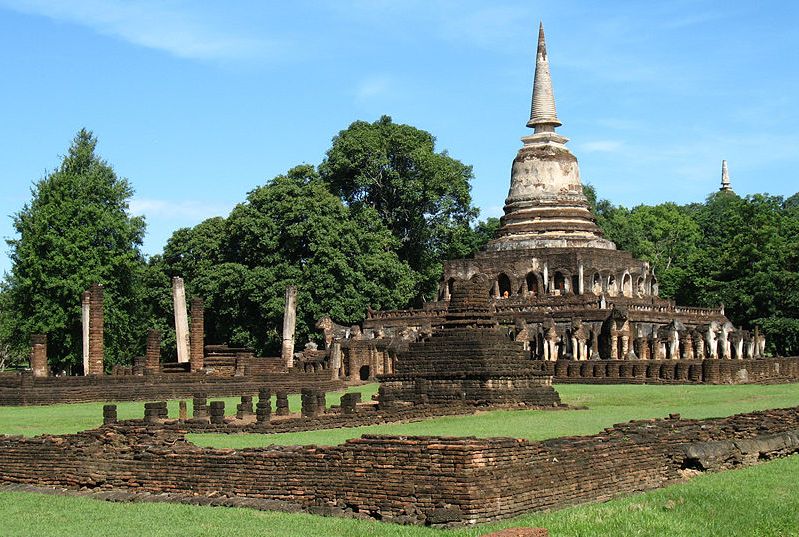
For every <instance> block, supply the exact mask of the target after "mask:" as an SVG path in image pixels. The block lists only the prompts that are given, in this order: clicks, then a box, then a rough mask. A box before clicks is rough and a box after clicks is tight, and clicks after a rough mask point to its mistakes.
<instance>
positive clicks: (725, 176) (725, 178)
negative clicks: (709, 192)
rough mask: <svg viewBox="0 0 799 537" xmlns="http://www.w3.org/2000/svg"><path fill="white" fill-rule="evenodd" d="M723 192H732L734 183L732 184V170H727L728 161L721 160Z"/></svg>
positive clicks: (721, 189)
mask: <svg viewBox="0 0 799 537" xmlns="http://www.w3.org/2000/svg"><path fill="white" fill-rule="evenodd" d="M719 190H720V191H722V192H732V185H731V184H730V172H729V171H727V161H726V160H722V161H721V188H719Z"/></svg>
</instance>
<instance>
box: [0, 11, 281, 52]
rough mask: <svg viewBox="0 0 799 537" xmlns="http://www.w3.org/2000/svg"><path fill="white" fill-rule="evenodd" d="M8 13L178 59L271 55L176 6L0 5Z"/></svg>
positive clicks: (259, 44) (263, 45)
mask: <svg viewBox="0 0 799 537" xmlns="http://www.w3.org/2000/svg"><path fill="white" fill-rule="evenodd" d="M0 5H2V6H5V7H7V8H9V9H12V10H15V11H18V12H21V13H27V14H32V15H41V16H44V17H48V18H50V19H53V20H56V21H60V22H68V23H73V24H79V25H81V26H86V27H88V28H91V29H92V30H94V31H95V32H97V33H99V34H102V35H107V36H111V37H115V38H117V39H121V40H123V41H127V42H129V43H132V44H134V45H139V46H143V47H147V48H152V49H157V50H163V51H165V52H168V53H169V54H172V55H174V56H177V57H180V58H190V59H202V60H226V59H227V60H229V59H249V58H262V57H265V56H269V55H273V54H274V52H275V49H276V46H275V45H276V44H275V43H270V42H268V41H266V40H263V39H255V38H249V37H241V36H237V35H233V34H232V32H231V33H226V32H224V31H221V30H219V29H218V28H216V27H214V25H213V24H212V23H209V22H206V21H203V20H201V18H199V17H198V16H197V15H196V14H195V13H192V12H189V10H187V9H182V8H181V7H180V6H179V4H176V3H174V2H164V1H156V0H138V1H135V2H125V1H122V0H73V1H69V2H52V1H48V0H0Z"/></svg>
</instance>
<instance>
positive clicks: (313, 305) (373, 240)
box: [162, 165, 415, 353]
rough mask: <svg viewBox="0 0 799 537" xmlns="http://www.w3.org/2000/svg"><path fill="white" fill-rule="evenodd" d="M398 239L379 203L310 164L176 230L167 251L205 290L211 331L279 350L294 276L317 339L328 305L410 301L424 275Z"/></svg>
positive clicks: (354, 311) (300, 326) (218, 337)
mask: <svg viewBox="0 0 799 537" xmlns="http://www.w3.org/2000/svg"><path fill="white" fill-rule="evenodd" d="M396 249H397V239H396V238H395V237H394V236H393V235H392V234H391V233H390V232H389V231H388V229H386V227H385V226H384V225H383V223H382V222H381V220H380V218H379V217H378V215H377V213H376V212H375V211H374V210H373V209H369V208H363V209H362V210H358V211H354V210H352V209H351V208H350V207H348V206H346V205H345V204H344V203H342V201H341V200H340V199H339V198H338V197H337V196H335V195H333V194H332V193H330V191H329V190H328V188H327V185H326V183H324V182H323V181H322V180H321V179H320V177H319V175H318V174H317V172H316V170H315V169H314V168H313V167H312V166H308V165H303V166H298V167H296V168H293V169H291V170H289V172H288V173H287V174H285V175H281V176H278V177H276V178H275V179H273V180H272V181H270V182H269V183H267V184H266V185H264V186H261V187H258V188H256V189H255V190H253V191H252V192H250V193H249V194H248V195H247V200H246V201H245V202H244V203H241V204H239V205H238V206H237V207H236V208H235V209H233V211H232V212H231V214H230V215H229V216H228V217H227V218H226V219H212V220H206V221H205V222H203V223H201V224H200V225H198V226H195V227H194V228H191V229H184V230H178V231H177V232H175V234H174V235H173V236H172V238H171V239H170V240H169V242H168V244H167V246H166V248H165V250H164V256H163V259H162V261H163V263H164V270H165V272H166V273H167V274H168V275H169V276H172V275H180V276H183V277H184V278H186V282H187V286H188V290H189V292H191V293H195V294H199V295H201V296H203V297H204V298H205V301H206V305H207V312H206V330H207V336H208V340H209V341H216V342H228V343H230V344H233V345H248V346H252V347H254V348H255V349H256V350H258V351H259V352H262V353H274V352H277V351H278V349H279V348H280V327H281V326H282V319H283V301H284V293H285V289H286V287H287V286H288V285H296V286H297V287H298V301H297V305H298V307H297V339H298V341H303V340H305V341H307V340H309V339H314V338H315V337H316V329H315V328H314V323H315V322H316V321H317V320H318V319H319V318H321V317H323V316H325V315H330V316H331V317H333V318H334V319H335V320H337V321H338V322H344V323H355V322H360V321H361V320H362V319H363V317H364V314H365V313H366V311H367V309H368V308H374V309H380V308H396V307H401V306H404V305H405V304H406V303H407V301H408V300H409V298H410V297H411V296H412V293H413V289H414V284H415V279H414V275H413V272H412V271H411V269H410V267H409V266H408V265H407V263H405V262H403V261H401V260H400V259H399V258H398V256H397V254H396Z"/></svg>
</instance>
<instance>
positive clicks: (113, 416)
mask: <svg viewBox="0 0 799 537" xmlns="http://www.w3.org/2000/svg"><path fill="white" fill-rule="evenodd" d="M116 422H117V406H116V405H103V425H111V424H112V423H116Z"/></svg>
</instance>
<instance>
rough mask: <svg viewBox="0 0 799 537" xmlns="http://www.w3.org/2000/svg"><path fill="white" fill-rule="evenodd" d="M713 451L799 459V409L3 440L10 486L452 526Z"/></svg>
mask: <svg viewBox="0 0 799 537" xmlns="http://www.w3.org/2000/svg"><path fill="white" fill-rule="evenodd" d="M709 446H710V448H709ZM713 450H715V451H716V452H719V453H721V452H725V453H726V455H725V456H724V460H725V461H727V464H728V465H736V464H748V463H751V462H754V461H756V460H758V459H763V458H770V457H774V456H781V455H786V454H788V453H792V452H796V451H799V408H790V409H781V410H768V411H762V412H754V413H749V414H739V415H736V416H730V417H727V418H718V419H709V420H681V419H679V418H678V417H674V418H673V419H666V420H644V421H636V422H630V423H626V424H622V425H617V426H614V427H613V428H609V429H606V430H604V431H602V432H601V433H599V434H596V435H592V436H583V437H566V438H557V439H553V440H548V441H544V442H530V441H527V440H517V439H512V438H487V439H481V438H443V437H401V436H363V437H361V438H358V439H353V440H349V441H347V442H346V443H345V444H342V445H340V446H332V447H321V446H268V447H265V448H254V449H240V450H217V449H210V448H199V447H197V446H194V445H192V444H190V443H188V442H186V441H185V440H184V439H183V438H182V436H181V435H180V434H179V433H176V432H170V431H160V432H159V431H156V432H154V431H152V430H148V429H146V428H143V427H131V426H122V425H117V426H109V427H105V428H101V429H97V430H93V431H86V432H84V433H80V434H77V435H66V436H60V437H52V436H42V437H35V438H24V437H8V436H6V437H0V480H2V481H3V482H6V483H33V484H37V485H51V486H61V487H88V488H117V489H135V490H137V491H149V492H159V493H160V492H176V493H196V494H200V495H210V494H212V493H213V494H214V495H220V494H221V495H227V496H237V497H252V498H260V499H268V500H275V501H280V502H287V503H290V504H294V505H298V506H300V507H302V508H304V509H308V510H311V511H313V512H326V513H330V514H337V513H342V512H346V511H355V512H358V513H364V514H366V515H368V516H371V517H374V518H379V519H381V520H384V521H393V522H406V523H418V524H423V523H424V524H431V525H447V524H464V523H481V522H488V521H492V520H498V519H504V518H508V517H512V516H515V515H518V514H521V513H524V512H528V511H531V510H541V509H551V508H560V507H564V506H567V505H571V504H576V503H581V502H586V501H598V500H606V499H609V498H612V497H614V496H616V495H619V494H626V493H631V492H636V491H642V490H649V489H653V488H657V487H660V486H663V485H665V484H667V483H669V482H671V481H673V480H674V479H676V478H677V477H678V476H679V473H678V471H679V470H680V469H681V468H682V467H694V466H695V465H696V462H697V460H699V459H701V458H702V457H705V458H707V456H706V455H701V453H705V454H707V453H708V452H711V451H713ZM725 450H726V451H725ZM697 453H700V455H697Z"/></svg>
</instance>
